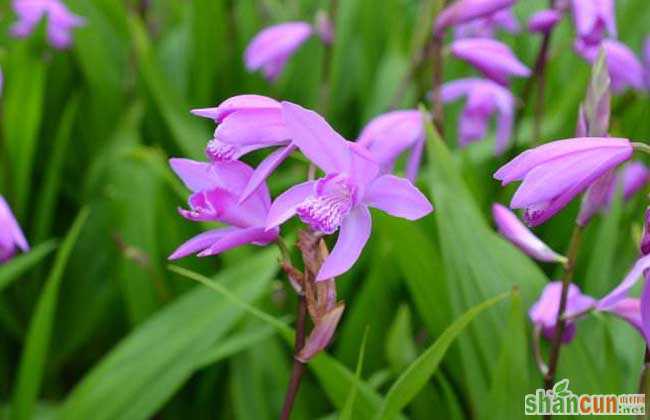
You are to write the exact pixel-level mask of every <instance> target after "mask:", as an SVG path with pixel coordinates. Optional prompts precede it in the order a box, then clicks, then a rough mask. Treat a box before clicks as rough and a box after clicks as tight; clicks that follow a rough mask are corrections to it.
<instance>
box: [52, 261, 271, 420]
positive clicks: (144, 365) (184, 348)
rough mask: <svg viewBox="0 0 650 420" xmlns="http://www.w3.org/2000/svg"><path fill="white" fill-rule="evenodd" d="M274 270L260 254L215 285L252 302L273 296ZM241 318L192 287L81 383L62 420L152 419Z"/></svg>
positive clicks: (209, 294)
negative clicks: (266, 294) (263, 296)
mask: <svg viewBox="0 0 650 420" xmlns="http://www.w3.org/2000/svg"><path fill="white" fill-rule="evenodd" d="M276 270H277V264H276V261H275V258H274V254H273V253H271V252H268V251H262V252H258V253H257V255H256V256H255V257H252V258H250V259H248V260H247V262H246V264H241V265H239V266H235V267H232V268H228V269H226V270H223V271H222V272H221V273H220V274H219V275H218V276H217V277H215V280H214V282H215V283H218V284H219V285H221V286H222V287H225V288H226V290H228V292H229V294H231V295H232V296H233V297H234V298H236V299H238V300H241V301H242V302H244V303H248V302H250V301H253V300H255V299H258V298H259V297H260V296H261V295H262V294H263V293H264V292H265V291H268V285H269V283H270V281H271V279H272V278H273V275H274V274H275V272H276ZM243 315H244V311H242V310H241V309H240V308H239V307H234V306H233V305H232V304H231V302H230V301H229V300H227V299H219V297H218V296H215V294H214V293H213V292H211V291H209V290H206V289H205V288H203V287H195V288H193V289H192V290H191V291H189V292H187V293H185V294H184V295H183V296H181V297H179V298H178V299H177V300H176V301H174V302H173V303H170V304H169V305H167V306H165V307H164V308H162V309H161V310H159V311H158V312H156V313H155V314H154V315H152V316H151V317H150V318H149V319H147V320H146V321H145V322H144V323H142V324H140V325H139V326H138V327H137V328H136V329H135V330H133V332H132V333H131V334H129V335H128V336H127V337H126V338H124V339H123V340H122V341H121V342H120V343H119V344H118V345H116V346H115V347H114V348H113V350H112V351H111V352H110V353H109V354H108V355H106V356H105V357H104V358H103V359H102V360H101V361H100V362H99V363H98V364H97V365H96V366H95V367H94V368H93V369H92V370H91V371H90V372H89V373H88V374H87V375H86V376H85V377H84V378H83V379H82V380H81V382H80V383H78V384H77V386H76V388H75V389H74V390H73V391H72V393H71V394H70V395H69V396H68V398H67V399H66V401H65V402H64V404H63V407H62V412H61V418H64V419H66V420H86V419H91V418H92V419H93V420H113V419H129V420H145V419H149V418H152V417H153V416H154V415H155V413H157V412H158V411H159V410H160V409H161V407H162V406H163V405H164V404H165V403H166V402H167V401H168V400H169V399H170V398H171V397H172V396H173V395H174V393H175V392H177V391H178V390H179V388H180V387H181V386H182V385H183V384H184V383H185V382H186V381H187V380H188V379H189V378H190V377H191V375H192V374H193V373H194V372H195V370H196V368H197V364H198V363H199V361H200V360H203V358H204V357H205V352H206V351H208V349H211V348H213V347H214V346H215V343H216V342H217V341H218V340H220V339H222V337H223V336H224V335H225V334H226V333H227V332H228V331H229V330H230V329H231V328H232V327H233V326H234V325H235V324H236V323H237V322H238V321H239V320H240V319H241V318H242V316H243Z"/></svg>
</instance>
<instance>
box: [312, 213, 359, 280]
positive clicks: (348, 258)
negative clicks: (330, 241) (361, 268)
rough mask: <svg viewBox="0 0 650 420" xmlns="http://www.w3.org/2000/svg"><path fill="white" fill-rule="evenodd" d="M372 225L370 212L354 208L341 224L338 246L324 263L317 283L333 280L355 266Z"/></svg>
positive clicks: (335, 246) (317, 277)
mask: <svg viewBox="0 0 650 420" xmlns="http://www.w3.org/2000/svg"><path fill="white" fill-rule="evenodd" d="M371 225H372V220H371V218H370V211H368V208H367V207H365V206H363V205H361V206H358V207H356V208H354V209H353V210H352V211H351V212H350V213H349V214H348V215H347V216H346V218H345V219H344V220H343V223H342V224H341V228H340V231H339V237H338V240H337V241H336V245H334V249H332V253H331V254H330V255H329V256H328V257H327V258H326V259H325V261H324V262H323V265H322V266H321V269H320V271H319V272H318V275H317V276H316V281H324V280H328V279H333V278H334V277H337V276H339V275H340V274H343V273H345V272H346V271H348V270H349V269H350V268H351V267H352V266H353V265H354V263H355V262H356V261H357V259H359V256H360V255H361V251H362V250H363V247H364V246H365V245H366V242H367V241H368V238H369V237H370V229H371Z"/></svg>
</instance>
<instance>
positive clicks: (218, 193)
mask: <svg viewBox="0 0 650 420" xmlns="http://www.w3.org/2000/svg"><path fill="white" fill-rule="evenodd" d="M169 163H170V166H171V167H172V169H173V170H174V172H176V174H177V175H178V177H179V178H180V179H181V180H182V181H183V183H184V184H185V186H187V188H188V189H189V190H190V191H192V195H190V197H189V200H188V203H189V207H190V209H189V210H186V209H180V210H179V212H180V214H181V215H182V216H183V217H185V218H186V219H188V220H192V221H201V222H220V223H224V224H226V225H228V226H227V227H222V228H217V229H213V230H210V231H207V232H204V233H201V234H200V235H197V236H195V237H194V238H192V239H190V240H189V241H187V242H185V243H184V244H182V245H181V246H180V247H178V249H176V251H174V253H172V255H171V256H170V257H169V259H171V260H175V259H178V258H182V257H185V256H187V255H190V254H194V253H198V256H199V257H205V256H209V255H216V254H219V253H221V252H224V251H227V250H229V249H232V248H235V247H238V246H241V245H245V244H254V245H267V244H269V243H271V242H273V241H274V240H275V239H276V238H277V237H278V234H279V229H278V228H274V229H266V227H265V221H266V217H267V215H268V211H269V209H270V207H271V196H270V194H269V191H268V188H267V187H266V184H264V185H262V187H261V188H259V189H258V190H257V191H256V192H255V194H253V195H252V196H251V197H250V198H249V199H247V200H246V201H245V202H244V203H241V204H239V203H238V200H239V196H240V193H241V191H242V190H243V189H244V187H245V186H246V185H247V184H248V182H249V180H250V177H251V176H252V174H253V170H252V169H251V168H250V167H249V166H248V165H246V164H245V163H243V162H239V161H232V162H222V163H219V164H210V163H204V162H197V161H193V160H189V159H178V158H174V159H170V161H169Z"/></svg>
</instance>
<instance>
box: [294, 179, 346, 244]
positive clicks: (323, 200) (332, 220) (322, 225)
mask: <svg viewBox="0 0 650 420" xmlns="http://www.w3.org/2000/svg"><path fill="white" fill-rule="evenodd" d="M355 190H356V188H355V187H354V185H351V184H350V183H349V180H348V178H347V177H346V176H344V175H340V174H333V175H328V176H326V177H325V178H322V179H320V180H319V181H318V182H317V183H316V188H315V193H314V195H313V196H311V197H309V198H307V199H306V200H305V201H304V202H303V203H302V204H300V205H299V206H298V208H297V209H296V213H297V214H298V217H300V219H301V220H302V221H303V222H305V223H306V224H308V225H309V226H310V227H311V228H312V229H314V230H315V231H317V232H322V233H325V234H331V233H334V232H335V231H336V229H338V228H339V226H340V225H341V222H342V221H343V219H344V218H345V216H347V214H348V213H349V212H350V210H351V209H352V206H353V205H354V197H355Z"/></svg>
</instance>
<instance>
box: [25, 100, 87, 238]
mask: <svg viewBox="0 0 650 420" xmlns="http://www.w3.org/2000/svg"><path fill="white" fill-rule="evenodd" d="M78 109H79V95H74V96H73V97H72V98H70V100H69V101H68V104H67V105H66V107H65V110H64V111H63V116H62V117H61V122H60V123H59V128H58V130H57V133H56V135H55V137H54V144H53V146H52V151H51V152H50V155H49V158H48V160H47V168H46V169H45V176H44V177H43V184H42V185H41V188H40V191H39V194H38V196H37V197H38V203H37V205H36V214H35V215H34V240H35V241H36V242H41V241H43V240H44V239H45V238H47V237H48V235H49V233H50V229H51V227H52V219H53V217H54V215H55V214H56V212H55V211H54V210H55V209H56V204H57V202H56V200H57V197H58V195H59V190H60V189H61V175H62V172H63V163H64V162H65V159H66V150H67V148H68V144H69V143H70V139H71V137H72V128H73V125H74V121H75V118H76V117H77V111H78Z"/></svg>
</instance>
